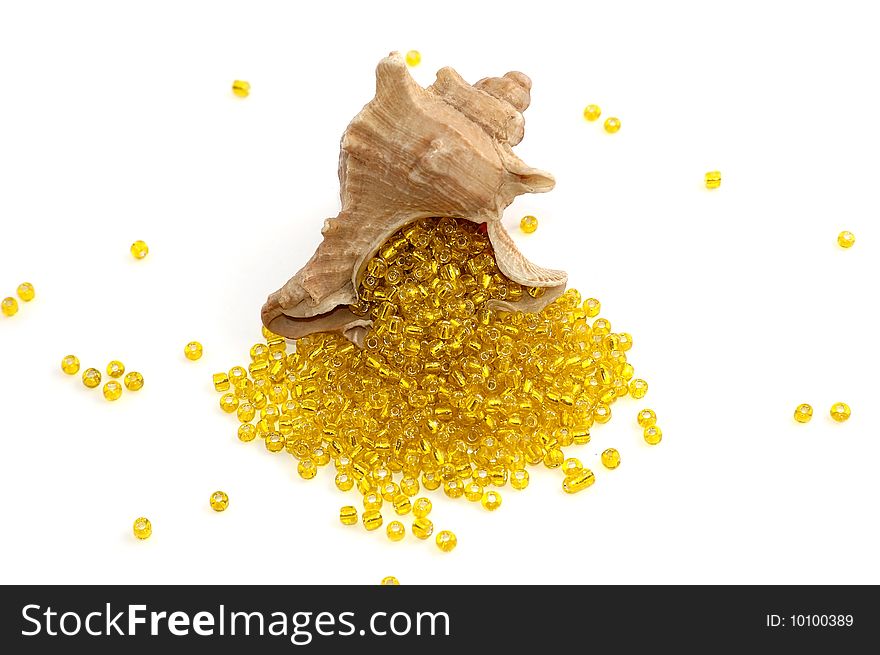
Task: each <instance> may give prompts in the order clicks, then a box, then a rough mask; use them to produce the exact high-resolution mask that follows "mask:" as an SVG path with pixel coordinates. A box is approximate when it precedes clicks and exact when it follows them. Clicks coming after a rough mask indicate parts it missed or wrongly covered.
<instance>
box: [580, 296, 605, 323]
mask: <svg viewBox="0 0 880 655" xmlns="http://www.w3.org/2000/svg"><path fill="white" fill-rule="evenodd" d="M601 310H602V303H600V302H599V301H598V300H596V299H595V298H587V299H586V300H585V301H584V312H585V313H586V315H587V318H596V317H597V316H598V315H599V312H600V311H601Z"/></svg>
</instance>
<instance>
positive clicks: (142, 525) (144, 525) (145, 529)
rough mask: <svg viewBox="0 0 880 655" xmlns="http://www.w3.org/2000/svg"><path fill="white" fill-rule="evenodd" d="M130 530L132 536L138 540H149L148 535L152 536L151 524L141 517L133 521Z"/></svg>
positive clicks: (148, 520)
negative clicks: (132, 533)
mask: <svg viewBox="0 0 880 655" xmlns="http://www.w3.org/2000/svg"><path fill="white" fill-rule="evenodd" d="M132 529H133V531H134V536H135V537H137V538H138V539H149V538H150V535H151V534H153V524H152V523H150V519H148V518H144V517H143V516H142V517H140V518H137V519H135V520H134V525H133V526H132Z"/></svg>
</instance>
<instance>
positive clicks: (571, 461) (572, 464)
mask: <svg viewBox="0 0 880 655" xmlns="http://www.w3.org/2000/svg"><path fill="white" fill-rule="evenodd" d="M582 468H584V465H583V464H581V460H579V459H578V458H577V457H569V458H568V459H567V460H565V461H564V462H562V474H563V475H572V474H573V473H577V472H578V471H580V470H581V469H582Z"/></svg>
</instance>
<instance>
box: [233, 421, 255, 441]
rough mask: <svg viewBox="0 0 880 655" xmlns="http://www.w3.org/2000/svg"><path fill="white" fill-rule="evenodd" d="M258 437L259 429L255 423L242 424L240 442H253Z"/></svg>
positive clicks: (239, 430) (239, 431)
mask: <svg viewBox="0 0 880 655" xmlns="http://www.w3.org/2000/svg"><path fill="white" fill-rule="evenodd" d="M256 436H257V428H256V427H254V424H253V423H242V424H241V425H239V426H238V438H239V440H240V441H244V442H247V441H253V440H254V437H256Z"/></svg>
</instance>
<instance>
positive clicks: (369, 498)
mask: <svg viewBox="0 0 880 655" xmlns="http://www.w3.org/2000/svg"><path fill="white" fill-rule="evenodd" d="M364 509H365V510H368V511H369V510H378V509H382V496H380V495H379V494H378V493H376V492H375V491H371V492H369V493H368V494H366V495H364Z"/></svg>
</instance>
